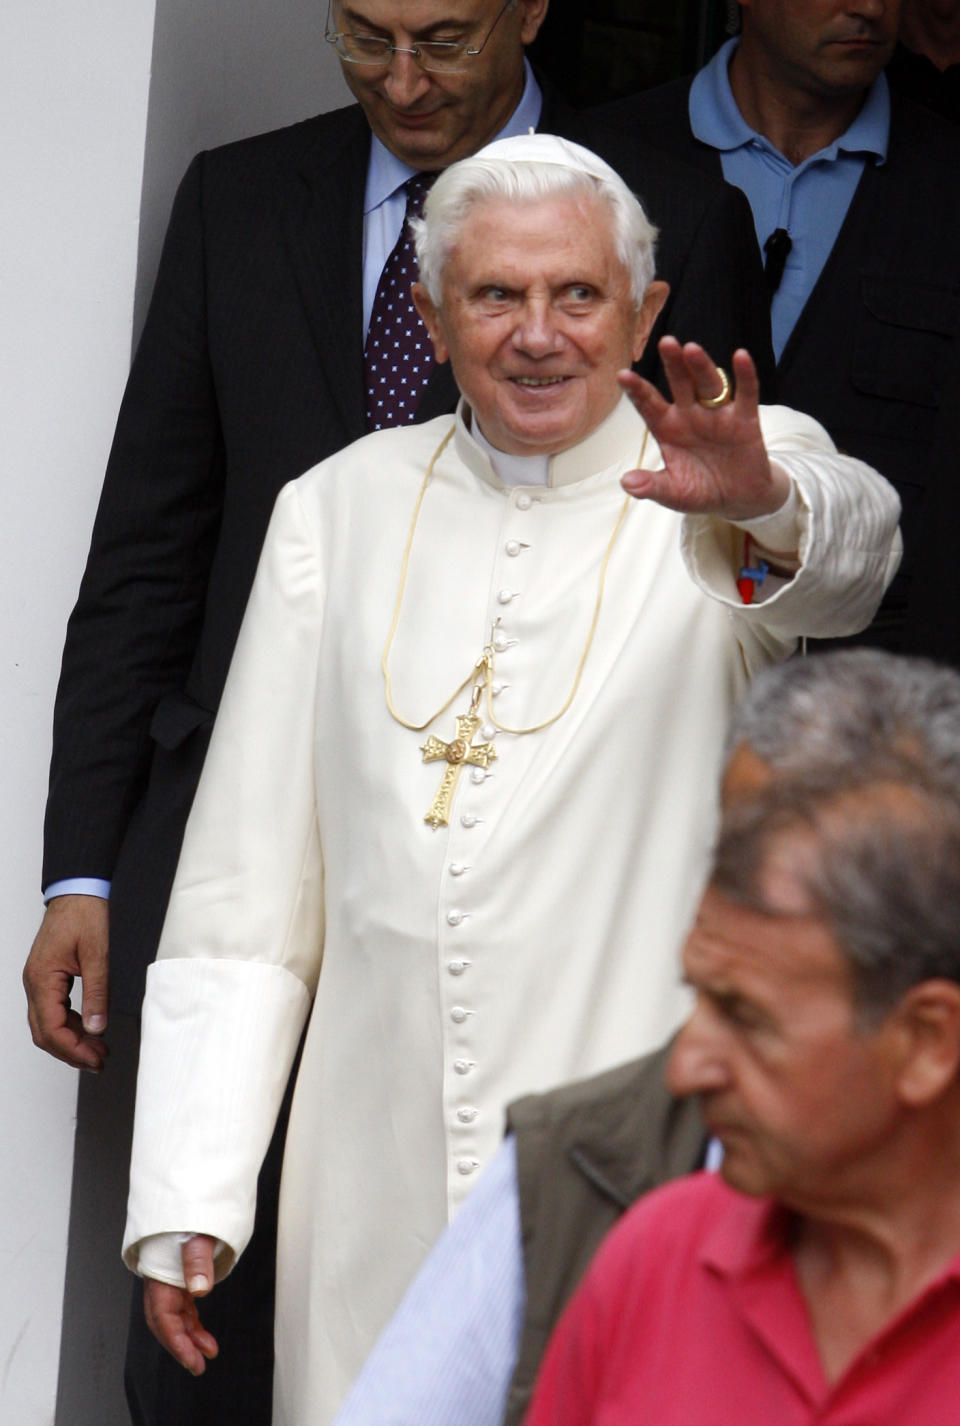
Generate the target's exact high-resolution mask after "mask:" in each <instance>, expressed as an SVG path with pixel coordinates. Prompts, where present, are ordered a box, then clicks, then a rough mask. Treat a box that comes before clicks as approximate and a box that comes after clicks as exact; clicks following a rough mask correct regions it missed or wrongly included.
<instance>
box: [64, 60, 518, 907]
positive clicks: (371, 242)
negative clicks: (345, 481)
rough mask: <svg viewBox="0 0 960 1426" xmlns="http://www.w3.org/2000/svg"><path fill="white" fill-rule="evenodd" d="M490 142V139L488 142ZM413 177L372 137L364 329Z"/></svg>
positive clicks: (70, 883)
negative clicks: (410, 179) (405, 191)
mask: <svg viewBox="0 0 960 1426" xmlns="http://www.w3.org/2000/svg"><path fill="white" fill-rule="evenodd" d="M524 69H525V74H526V78H525V82H524V86H523V94H522V95H521V96H520V103H519V104H518V105H517V107H516V109H514V111H513V113H512V114H511V115H510V118H509V119H508V120H507V122H506V123H505V124H504V126H503V128H502V129H501V130H500V132H499V133H498V134H495V135H494V138H495V139H509V138H513V137H514V135H516V134H526V133H528V132H529V130H530V129H535V128H536V127H537V125H538V124H539V122H540V110H541V108H542V106H543V95H542V94H541V92H540V86H539V84H538V83H537V81H536V80H535V79H534V77H533V70H532V69H531V68H530V65H529V63H528V62H527V61H526V60H524ZM490 142H491V143H493V139H491V140H490ZM416 172H417V170H416V169H415V168H410V167H409V166H408V165H407V164H405V163H403V162H401V160H400V159H398V158H396V157H394V155H393V154H392V153H391V152H390V150H389V149H388V148H385V147H384V145H383V144H382V143H381V142H380V140H379V139H378V138H377V137H376V135H374V136H373V137H372V141H371V145H370V158H369V161H368V163H367V187H366V192H365V194H364V200H363V330H364V333H366V330H367V328H368V327H369V325H370V313H371V312H372V311H373V299H374V297H375V296H376V293H377V283H378V282H379V281H380V274H381V272H382V271H383V265H384V263H385V262H386V260H387V258H388V257H389V256H390V254H391V253H392V252H393V249H394V247H395V245H396V241H397V238H398V237H399V236H400V229H401V228H402V227H403V219H404V216H405V214H406V211H407V196H406V194H405V193H404V191H403V185H404V184H405V183H406V181H407V179H408V178H412V177H413V175H414V174H415V173H416ZM71 895H72V896H102V897H109V895H110V882H109V881H101V880H99V879H98V878H95V877H70V878H68V879H66V880H64V881H54V882H51V883H50V885H49V886H47V887H45V888H44V892H43V899H44V901H51V900H52V899H53V897H54V896H71Z"/></svg>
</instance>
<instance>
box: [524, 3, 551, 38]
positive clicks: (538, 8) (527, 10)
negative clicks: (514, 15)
mask: <svg viewBox="0 0 960 1426" xmlns="http://www.w3.org/2000/svg"><path fill="white" fill-rule="evenodd" d="M549 3H550V0H520V12H521V13H520V41H521V43H522V44H524V45H532V44H533V42H534V40H535V39H536V38H537V33H538V31H539V29H540V26H541V25H542V24H543V22H544V20H545V19H546V18H547V6H548V5H549Z"/></svg>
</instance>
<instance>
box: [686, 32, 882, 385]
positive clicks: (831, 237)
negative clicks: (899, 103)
mask: <svg viewBox="0 0 960 1426" xmlns="http://www.w3.org/2000/svg"><path fill="white" fill-rule="evenodd" d="M737 43H738V41H737V40H736V39H733V40H728V41H727V43H726V44H725V45H724V46H723V47H722V48H721V49H720V50H719V51H718V52H717V54H715V55H714V57H713V59H712V60H711V61H710V63H709V64H708V65H706V67H705V68H704V69H702V70H701V71H700V73H699V74H698V75H697V77H696V78H695V79H694V81H693V84H692V86H691V88H690V127H691V129H692V130H693V134H694V136H695V137H696V138H698V139H700V141H701V142H702V143H705V144H709V145H710V147H711V148H714V149H717V150H719V153H720V164H721V167H722V169H723V176H724V178H725V179H726V180H727V182H728V183H732V184H733V185H734V186H735V187H737V188H739V189H741V190H742V191H743V192H744V193H745V194H746V197H747V200H748V202H749V204H750V207H751V208H752V210H753V221H754V226H755V227H756V230H757V240H758V242H759V243H760V247H761V250H762V249H763V245H764V243H765V242H766V241H767V238H769V236H770V234H771V233H772V232H774V230H775V229H777V228H785V229H786V230H787V232H788V233H789V234H790V238H791V241H792V243H793V246H792V248H791V249H790V253H789V255H788V257H787V265H786V268H785V269H784V274H783V280H782V282H781V283H780V286H779V288H778V289H777V291H776V292H775V293H774V296H773V301H772V304H771V308H770V321H771V326H772V328H773V350H774V353H775V355H776V358H777V361H779V360H780V357H781V356H782V354H783V349H784V347H785V346H786V344H787V341H788V339H789V336H790V333H791V332H792V331H793V328H794V325H795V323H796V321H797V318H798V317H799V316H800V313H801V312H802V311H803V308H804V305H805V303H806V301H807V298H808V297H809V296H810V293H811V292H812V291H813V288H814V286H815V284H816V281H817V278H818V277H819V276H820V273H821V272H822V271H823V267H824V264H825V262H826V260H827V258H828V257H829V256H830V252H831V250H832V248H833V245H834V243H835V242H836V240H837V235H838V234H839V232H840V229H841V227H842V226H843V220H844V218H845V217H846V216H847V209H848V208H849V207H850V203H851V200H852V199H853V195H854V192H855V191H856V187H857V184H858V183H859V182H860V178H861V175H862V173H863V170H864V166H865V165H866V163H867V162H868V160H870V161H874V162H877V163H883V162H884V161H885V159H886V156H887V142H888V139H889V135H890V91H889V89H888V87H887V79H886V75H883V74H881V75H880V76H879V77H878V78H877V80H876V81H875V82H874V84H873V85H872V86H871V88H870V90H869V91H868V93H867V97H866V99H865V101H864V103H863V107H862V108H861V110H860V112H859V114H858V115H857V117H856V118H855V119H854V121H853V123H852V124H851V125H850V127H849V128H848V129H847V131H846V132H845V133H843V134H841V136H840V137H839V138H838V139H836V140H835V141H834V142H833V143H832V144H830V145H829V146H828V147H827V148H825V149H821V150H820V151H819V152H818V153H815V154H811V155H810V157H809V158H807V159H804V161H803V163H800V164H797V165H796V167H794V165H793V164H792V163H790V161H789V159H786V158H784V156H783V154H782V153H780V151H779V149H775V148H774V146H773V144H771V143H770V141H769V140H768V139H765V138H764V136H763V135H762V134H758V133H757V132H756V131H755V130H754V129H751V128H750V125H749V124H748V123H747V121H746V120H745V119H744V117H743V115H742V114H741V113H740V110H739V109H738V108H737V103H736V100H735V99H734V97H733V93H732V91H731V89H730V79H729V75H728V67H729V64H730V57H731V55H732V54H733V51H734V50H735V48H736V46H737Z"/></svg>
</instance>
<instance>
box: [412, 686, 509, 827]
mask: <svg viewBox="0 0 960 1426" xmlns="http://www.w3.org/2000/svg"><path fill="white" fill-rule="evenodd" d="M478 703H479V699H478V698H476V697H475V699H474V702H473V704H471V707H470V711H469V713H462V714H460V716H459V717H458V718H457V736H456V737H455V738H454V740H453V742H452V743H444V742H442V741H441V740H440V739H439V738H435V737H433V735H432V734H431V736H430V737H429V738H428V739H427V741H426V742H425V743H423V744H421V747H420V751H421V752H422V753H423V760H424V762H425V763H434V762H439V761H440V760H441V759H443V760H444V761H445V762H446V764H447V766H446V768H445V770H444V774H443V778H442V779H441V782H440V786H439V787H438V788H437V795H436V797H435V798H434V799H433V801H432V802H431V804H430V810H429V812H428V813H427V815H426V817H424V819H423V820H424V821H425V822H426V823H427V824H428V825H429V826H431V827H446V826H447V825H448V823H449V821H450V803H451V802H452V801H453V794H454V791H455V789H456V786H457V780H458V778H459V777H460V769H461V768H462V767H463V765H464V763H470V764H472V766H473V767H489V766H490V764H491V763H492V762H493V760H494V758H495V757H496V756H497V750H496V748H495V747H494V746H493V744H492V743H479V744H478V745H477V747H475V748H474V747H471V743H472V742H473V736H474V734H475V733H476V731H477V729H478V728H479V727H480V723H481V721H482V719H481V717H480V714H479V713H478V712H477V711H476V707H477V704H478Z"/></svg>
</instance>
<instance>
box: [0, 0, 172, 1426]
mask: <svg viewBox="0 0 960 1426" xmlns="http://www.w3.org/2000/svg"><path fill="white" fill-rule="evenodd" d="M152 36H153V0H136V3H131V0H98V3H97V4H96V5H95V6H91V5H78V4H77V3H76V0H46V3H45V4H44V5H37V4H35V3H33V0H4V4H3V7H2V12H0V135H2V138H0V145H2V149H0V152H2V162H0V171H2V175H3V181H2V189H0V192H2V195H3V197H2V199H0V203H2V206H3V213H2V221H0V274H2V277H0V479H2V481H3V506H2V508H3V511H4V521H5V526H4V539H3V560H2V561H0V788H2V798H0V904H2V906H3V907H4V913H5V914H4V918H3V950H4V969H5V974H4V993H3V994H2V995H0V1085H2V1086H3V1089H4V1092H3V1095H2V1099H0V1123H2V1142H3V1160H2V1162H3V1170H2V1173H0V1280H2V1282H3V1285H4V1291H3V1293H2V1294H0V1420H3V1421H5V1422H10V1423H16V1426H48V1423H50V1422H51V1421H52V1420H53V1402H54V1395H55V1390H56V1369H57V1352H58V1347H59V1331H60V1312H61V1298H62V1293H63V1268H64V1256H65V1247H66V1230H67V1209H68V1196H69V1185H70V1178H69V1174H70V1165H71V1158H72V1145H73V1115H74V1098H75V1093H76V1084H75V1076H74V1072H73V1071H71V1070H68V1069H66V1068H65V1067H64V1066H62V1065H59V1064H55V1063H54V1062H53V1061H52V1060H49V1059H48V1058H47V1057H46V1056H43V1055H41V1054H40V1053H39V1052H38V1051H36V1050H35V1049H34V1048H33V1047H32V1045H31V1043H30V1039H29V1035H28V1033H27V1029H26V1020H25V1015H24V1001H23V993H22V990H21V988H20V984H19V968H20V966H21V964H22V961H23V959H24V957H25V955H26V952H27V949H28V948H29V945H30V941H31V939H32V937H33V934H34V932H35V930H36V926H37V922H38V920H39V917H40V912H41V910H42V907H41V903H40V900H39V894H38V889H37V888H38V879H39V865H40V831H41V819H42V814H43V799H44V792H45V786H46V775H47V759H48V752H49V748H48V745H49V725H50V710H51V705H52V699H53V689H54V684H55V681H56V675H57V668H58V664H59V657H60V645H61V641H62V637H63V625H64V621H65V619H66V615H67V613H68V611H69V608H70V604H71V602H72V599H73V596H74V593H75V591H76V585H77V581H78V579H79V576H80V570H81V567H82V562H83V556H84V553H85V541H86V539H87V538H88V537H89V529H90V523H91V520H92V517H93V511H94V507H95V503H96V498H97V493H98V489H99V485H100V479H101V475H102V469H103V462H104V458H105V455H106V451H107V448H108V445H109V441H110V436H111V427H112V420H113V413H114V410H115V407H116V404H117V401H118V399H119V395H120V392H121V390H122V387H123V381H124V375H125V371H126V367H127V364H128V359H129V343H130V322H131V313H132V304H133V292H134V282H135V277H136V258H137V245H136V237H137V227H138V215H139V206H140V186H141V174H142V163H143V143H144V134H145V130H146V119H147V86H148V79H149V69H150V47H151V43H152Z"/></svg>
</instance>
